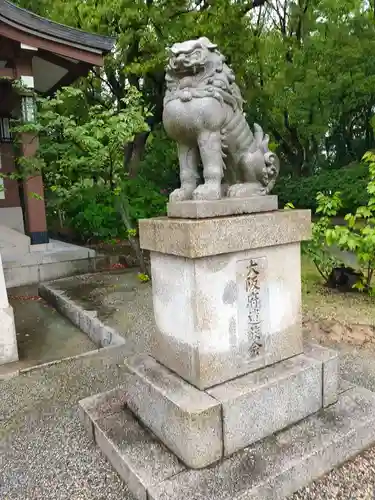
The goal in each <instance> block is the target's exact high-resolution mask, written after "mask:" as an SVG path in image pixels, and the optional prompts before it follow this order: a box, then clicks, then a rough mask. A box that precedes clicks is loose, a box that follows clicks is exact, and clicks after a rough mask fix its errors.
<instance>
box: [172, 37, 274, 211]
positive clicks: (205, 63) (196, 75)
mask: <svg viewBox="0 0 375 500" xmlns="http://www.w3.org/2000/svg"><path fill="white" fill-rule="evenodd" d="M166 84H167V91H166V95H165V98H164V112H163V123H164V127H165V129H166V131H167V134H168V135H169V136H170V137H171V138H173V139H175V140H176V141H177V143H178V154H179V163H180V179H181V187H180V189H176V190H175V191H174V192H173V193H172V194H171V195H170V201H172V202H173V201H183V200H190V199H195V200H216V199H220V198H222V197H223V196H230V197H246V196H253V195H259V194H268V193H269V192H270V191H271V189H272V188H273V186H274V184H275V180H276V177H277V176H278V173H279V160H278V158H277V156H276V155H275V154H273V153H272V152H270V151H269V149H268V141H269V137H268V136H267V135H264V134H263V130H262V128H261V127H260V126H259V125H256V124H254V134H253V133H252V132H251V130H250V128H249V125H248V124H247V122H246V119H245V116H244V113H243V109H242V104H243V100H242V97H241V92H240V90H239V88H238V86H237V85H236V83H235V77H234V74H233V72H232V70H231V69H230V68H229V67H228V66H227V65H226V64H225V57H224V56H223V55H222V54H221V53H220V52H219V51H218V50H217V46H216V45H215V44H213V43H211V42H210V41H209V40H208V39H207V38H199V39H198V40H189V41H187V42H183V43H176V44H174V45H173V46H172V47H171V49H170V58H169V63H168V66H167V69H166ZM200 161H201V163H202V166H203V177H204V184H201V185H199V186H198V179H199V175H198V166H199V163H200Z"/></svg>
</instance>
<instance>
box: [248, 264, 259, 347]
mask: <svg viewBox="0 0 375 500" xmlns="http://www.w3.org/2000/svg"><path fill="white" fill-rule="evenodd" d="M259 280H260V268H259V263H258V262H257V261H256V260H255V259H251V260H250V263H249V265H248V267H247V272H246V295H247V297H246V299H247V300H246V302H247V304H246V305H247V330H248V341H249V354H250V355H252V356H259V354H260V350H261V347H262V319H261V310H260V308H261V297H260V283H259Z"/></svg>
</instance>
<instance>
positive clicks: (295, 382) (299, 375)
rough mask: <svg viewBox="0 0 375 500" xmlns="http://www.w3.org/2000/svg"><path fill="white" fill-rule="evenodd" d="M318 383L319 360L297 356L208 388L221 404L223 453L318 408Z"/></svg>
mask: <svg viewBox="0 0 375 500" xmlns="http://www.w3.org/2000/svg"><path fill="white" fill-rule="evenodd" d="M322 385H323V380H322V361H320V360H316V359H313V358H308V357H307V356H304V355H300V356H295V357H293V358H291V359H288V360H285V361H282V362H280V363H277V364H275V365H272V366H269V367H267V368H263V369H262V370H258V371H257V372H253V373H250V374H249V375H245V376H243V377H239V378H237V379H235V380H232V381H230V382H227V383H225V384H221V385H218V386H216V387H214V388H213V389H209V390H208V391H207V392H208V394H210V395H211V396H212V397H213V398H215V399H216V400H217V401H219V402H220V403H221V405H222V411H223V438H224V455H225V456H229V455H232V453H234V452H236V451H238V450H241V449H242V448H245V447H246V446H249V445H250V444H253V443H255V442H257V441H259V440H260V439H263V438H265V437H266V436H269V435H271V434H273V433H274V432H276V431H279V430H281V429H284V428H285V427H288V426H290V425H291V424H294V423H295V422H298V421H299V420H302V419H303V418H305V417H307V416H309V415H311V414H312V413H315V412H317V411H318V410H320V408H321V407H322Z"/></svg>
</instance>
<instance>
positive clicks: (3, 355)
mask: <svg viewBox="0 0 375 500" xmlns="http://www.w3.org/2000/svg"><path fill="white" fill-rule="evenodd" d="M17 360H18V350H17V337H16V329H15V325H14V316H13V309H12V307H11V306H10V305H9V302H8V295H7V290H6V288H5V280H4V272H3V264H2V261H1V255H0V365H2V364H5V363H11V362H12V361H17Z"/></svg>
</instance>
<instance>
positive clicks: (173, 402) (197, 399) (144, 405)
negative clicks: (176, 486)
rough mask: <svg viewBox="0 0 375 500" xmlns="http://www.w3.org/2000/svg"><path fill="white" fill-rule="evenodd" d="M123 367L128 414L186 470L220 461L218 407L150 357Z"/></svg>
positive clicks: (128, 360) (216, 403)
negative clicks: (183, 465) (131, 413)
mask: <svg viewBox="0 0 375 500" xmlns="http://www.w3.org/2000/svg"><path fill="white" fill-rule="evenodd" d="M125 364H126V365H127V367H128V369H129V372H130V374H129V376H128V379H127V383H126V386H125V390H126V404H127V406H128V407H129V408H130V410H131V411H132V412H134V413H135V415H136V416H137V417H138V418H139V419H140V420H142V422H144V423H145V424H146V425H147V427H148V428H149V429H151V430H152V431H153V432H154V433H155V434H156V436H158V437H159V439H161V440H162V442H163V443H164V444H165V445H166V446H168V448H169V449H171V450H172V451H173V452H174V453H175V454H176V455H177V456H178V457H180V458H181V460H183V462H184V463H185V464H187V465H188V466H189V467H192V468H201V467H205V466H207V465H209V464H212V463H214V462H216V461H218V460H220V458H221V457H222V421H221V404H220V403H219V402H218V401H216V400H215V399H214V398H212V397H211V396H209V395H208V394H206V393H205V392H203V391H200V390H198V389H196V388H195V387H193V386H192V385H190V384H188V383H187V382H185V381H184V380H182V379H181V378H180V377H179V376H177V375H175V374H174V373H172V372H171V371H169V370H168V369H167V368H165V367H164V366H162V365H160V364H159V363H158V362H157V361H155V360H154V359H153V358H151V357H150V356H146V355H136V356H133V357H131V358H129V359H127V360H126V362H125Z"/></svg>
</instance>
